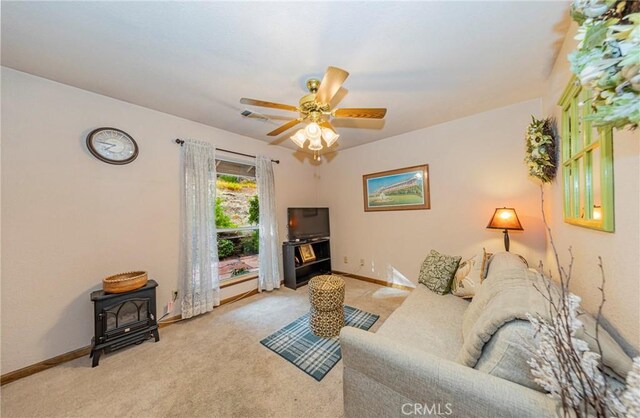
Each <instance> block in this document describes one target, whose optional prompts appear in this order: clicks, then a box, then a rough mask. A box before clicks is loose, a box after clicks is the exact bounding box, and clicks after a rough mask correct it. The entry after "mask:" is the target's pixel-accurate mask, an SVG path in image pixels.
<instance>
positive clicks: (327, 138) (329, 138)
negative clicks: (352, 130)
mask: <svg viewBox="0 0 640 418" xmlns="http://www.w3.org/2000/svg"><path fill="white" fill-rule="evenodd" d="M322 137H323V138H324V142H326V143H327V147H330V146H332V145H333V144H335V142H336V141H337V140H338V138H340V135H339V134H337V133H336V132H334V131H333V130H331V129H329V128H322Z"/></svg>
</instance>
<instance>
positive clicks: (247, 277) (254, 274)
mask: <svg viewBox="0 0 640 418" xmlns="http://www.w3.org/2000/svg"><path fill="white" fill-rule="evenodd" d="M218 161H225V162H229V163H236V164H242V165H247V166H253V167H254V173H255V166H256V164H255V162H250V161H246V160H240V159H235V158H228V157H218V156H216V168H217V166H218V165H219V164H218ZM221 175H222V176H225V175H228V176H235V177H243V178H250V179H254V180H255V179H256V176H255V174H254V175H253V176H246V175H241V174H228V173H224V172H219V171H218V170H217V169H216V197H217V196H218V189H217V180H218V176H221ZM259 230H260V223H259V222H258V224H257V225H248V226H239V227H237V228H218V227H217V226H216V230H215V233H216V239H217V238H218V234H219V233H225V232H239V231H240V232H241V231H259ZM259 253H260V252H259V251H258V254H256V255H259ZM219 261H220V260H218V262H219ZM259 272H260V265H259V264H258V270H257V271H250V272H248V273H244V274H241V275H238V276H231V277H229V278H227V279H220V284H225V285H227V286H228V285H230V284H237V283H242V282H244V281H247V280H250V279H253V278H256V277H258V274H259ZM236 281H237V283H235V282H236Z"/></svg>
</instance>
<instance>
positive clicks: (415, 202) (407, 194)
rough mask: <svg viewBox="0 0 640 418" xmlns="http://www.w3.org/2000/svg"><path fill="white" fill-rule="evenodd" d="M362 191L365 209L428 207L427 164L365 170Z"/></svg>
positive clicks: (429, 199) (386, 209) (373, 210)
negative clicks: (392, 168) (370, 171)
mask: <svg viewBox="0 0 640 418" xmlns="http://www.w3.org/2000/svg"><path fill="white" fill-rule="evenodd" d="M362 191H363V196H364V211H365V212H378V211H389V210H424V209H431V197H430V195H429V165H428V164H422V165H416V166H412V167H405V168H399V169H396V170H388V171H380V172H377V173H371V174H365V175H363V176H362Z"/></svg>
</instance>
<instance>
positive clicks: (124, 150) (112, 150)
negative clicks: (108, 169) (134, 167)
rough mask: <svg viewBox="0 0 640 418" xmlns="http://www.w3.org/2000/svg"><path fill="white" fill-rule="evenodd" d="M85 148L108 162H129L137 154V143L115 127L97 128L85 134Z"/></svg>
mask: <svg viewBox="0 0 640 418" xmlns="http://www.w3.org/2000/svg"><path fill="white" fill-rule="evenodd" d="M87 148H89V152H91V154H93V156H94V157H96V158H97V159H99V160H100V161H104V162H105V163H109V164H129V163H130V162H131V161H133V160H135V159H136V157H137V156H138V144H136V141H134V140H133V138H131V136H130V135H129V134H128V133H126V132H124V131H121V130H120V129H116V128H98V129H94V130H93V131H91V132H90V133H89V135H87Z"/></svg>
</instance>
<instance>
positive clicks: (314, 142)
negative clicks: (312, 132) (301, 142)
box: [309, 137, 322, 151]
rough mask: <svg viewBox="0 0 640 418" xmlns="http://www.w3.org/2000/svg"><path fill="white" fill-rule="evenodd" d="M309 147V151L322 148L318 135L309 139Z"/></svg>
mask: <svg viewBox="0 0 640 418" xmlns="http://www.w3.org/2000/svg"><path fill="white" fill-rule="evenodd" d="M309 149H310V150H311V151H320V150H321V149H322V141H321V140H320V137H317V138H311V139H309Z"/></svg>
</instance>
